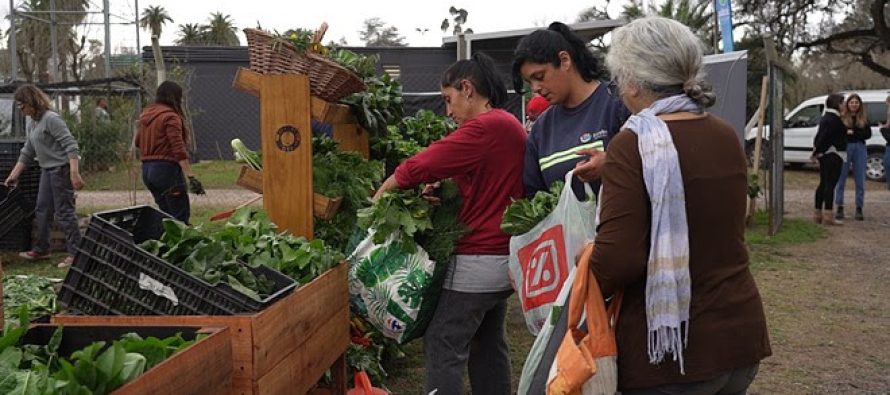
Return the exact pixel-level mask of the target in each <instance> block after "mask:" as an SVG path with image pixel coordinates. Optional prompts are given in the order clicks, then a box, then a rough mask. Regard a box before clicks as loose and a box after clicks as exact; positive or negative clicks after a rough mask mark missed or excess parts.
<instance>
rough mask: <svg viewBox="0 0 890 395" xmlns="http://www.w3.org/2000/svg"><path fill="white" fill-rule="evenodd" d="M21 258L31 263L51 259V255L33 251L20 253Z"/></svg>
mask: <svg viewBox="0 0 890 395" xmlns="http://www.w3.org/2000/svg"><path fill="white" fill-rule="evenodd" d="M19 257H21V258H25V259H27V260H29V261H36V260H40V259H46V258H49V254H41V253H39V252H37V251H34V250H31V251H25V252H20V253H19Z"/></svg>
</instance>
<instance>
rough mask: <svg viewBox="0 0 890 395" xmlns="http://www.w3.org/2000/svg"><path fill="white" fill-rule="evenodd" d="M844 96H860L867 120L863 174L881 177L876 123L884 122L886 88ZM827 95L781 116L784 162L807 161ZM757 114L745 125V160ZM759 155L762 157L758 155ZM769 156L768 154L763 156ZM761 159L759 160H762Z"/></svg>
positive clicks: (881, 144)
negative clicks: (782, 122)
mask: <svg viewBox="0 0 890 395" xmlns="http://www.w3.org/2000/svg"><path fill="white" fill-rule="evenodd" d="M839 93H841V94H843V95H844V96H845V97H846V96H849V95H850V94H852V93H856V94H858V95H859V96H860V97H861V98H862V104H863V105H864V106H865V110H866V111H868V121H869V123H871V138H870V139H868V140H867V141H866V142H865V145H866V149H867V150H868V160H867V161H866V169H865V176H866V177H867V178H868V179H870V180H875V181H879V180H883V179H884V176H885V174H884V150H885V147H886V144H887V142H886V141H884V138H883V137H882V136H881V132H880V131H879V130H878V129H879V126H878V125H879V124H881V123H884V122H886V121H887V103H886V99H887V96H888V95H890V90H870V91H845V92H839ZM827 97H828V95H823V96H817V97H813V98H810V99H807V100H804V101H803V103H800V105H798V106H797V107H795V108H794V109H793V110H791V111H789V112H788V115H786V116H785V138H784V140H785V151H784V152H785V155H784V161H785V163H786V164H788V165H791V166H803V165H804V164H807V163H810V153H812V152H813V138H814V137H816V130H817V129H818V128H819V120H821V119H822V113H823V112H824V111H825V98H827ZM756 119H757V114H755V116H754V118H753V119H752V122H748V126H746V127H745V150H746V152H747V153H748V156H749V159H750V157H751V155H753V151H754V138H755V137H756V136H757V124H756V121H755V120H756ZM763 136H764V146H763V147H764V148H763V151H764V152H769V148H768V147H769V127H768V126H764V128H763ZM761 157H762V158H763V156H761ZM766 159H767V160H768V159H769V158H768V157H767V158H766ZM762 160H763V159H762Z"/></svg>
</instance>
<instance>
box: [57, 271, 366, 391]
mask: <svg viewBox="0 0 890 395" xmlns="http://www.w3.org/2000/svg"><path fill="white" fill-rule="evenodd" d="M346 271H347V265H346V263H345V262H343V263H341V264H339V265H337V266H336V267H335V268H333V269H331V270H329V271H328V272H327V273H325V274H322V275H321V276H320V277H318V278H317V279H315V280H314V281H312V282H311V283H309V284H306V285H304V286H302V287H301V288H299V289H297V291H296V292H294V293H293V294H291V295H290V296H288V297H286V298H284V299H282V300H280V301H279V302H278V303H275V304H274V305H272V306H271V307H269V308H267V309H266V310H263V311H261V312H260V313H258V314H254V315H245V316H176V317H170V316H139V317H133V316H127V317H123V316H107V317H106V316H101V317H100V316H71V315H57V316H54V317H53V322H54V323H60V324H75V323H76V324H101V325H129V326H131V325H152V326H157V325H164V326H188V325H192V326H194V325H198V326H224V327H228V328H229V329H230V330H231V332H232V359H233V366H232V369H233V370H232V387H233V390H232V392H231V393H232V394H236V395H238V394H240V395H244V394H263V395H266V394H269V395H271V394H276V395H277V394H304V393H306V392H307V391H309V390H310V389H311V388H312V387H313V386H314V385H315V383H316V382H318V380H319V379H320V378H321V377H322V376H323V375H324V373H325V372H326V371H327V370H328V369H329V368H331V367H332V366H334V369H333V375H332V376H333V380H334V383H333V386H334V390H333V391H332V392H333V393H335V394H342V393H345V388H346V365H345V361H344V360H343V354H344V353H345V352H346V348H347V347H348V345H349V305H348V300H349V291H348V289H347V280H346Z"/></svg>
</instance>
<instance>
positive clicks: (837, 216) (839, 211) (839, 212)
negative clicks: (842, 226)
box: [834, 206, 844, 219]
mask: <svg viewBox="0 0 890 395" xmlns="http://www.w3.org/2000/svg"><path fill="white" fill-rule="evenodd" d="M834 219H844V206H837V214H835V215H834Z"/></svg>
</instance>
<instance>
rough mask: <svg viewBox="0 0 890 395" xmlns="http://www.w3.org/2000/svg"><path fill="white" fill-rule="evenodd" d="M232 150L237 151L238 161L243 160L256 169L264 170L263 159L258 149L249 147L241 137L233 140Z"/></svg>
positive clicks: (236, 157)
mask: <svg viewBox="0 0 890 395" xmlns="http://www.w3.org/2000/svg"><path fill="white" fill-rule="evenodd" d="M232 151H233V152H235V161H236V162H243V163H245V164H247V165H248V166H250V167H251V168H253V169H254V170H263V159H262V158H261V157H260V155H259V154H258V153H257V152H256V151H252V150H250V149H249V148H247V146H246V145H244V143H243V142H242V141H241V139H233V140H232Z"/></svg>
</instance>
